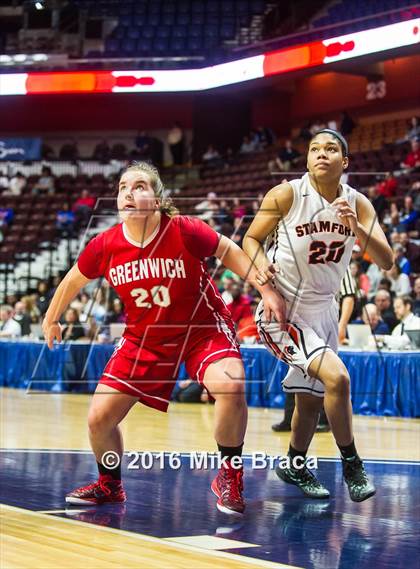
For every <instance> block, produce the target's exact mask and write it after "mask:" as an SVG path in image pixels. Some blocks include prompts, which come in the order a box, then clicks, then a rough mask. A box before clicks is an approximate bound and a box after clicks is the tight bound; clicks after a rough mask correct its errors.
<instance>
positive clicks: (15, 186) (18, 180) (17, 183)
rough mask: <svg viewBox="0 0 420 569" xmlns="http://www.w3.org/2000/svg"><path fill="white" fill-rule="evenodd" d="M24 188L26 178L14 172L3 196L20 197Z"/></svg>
mask: <svg viewBox="0 0 420 569" xmlns="http://www.w3.org/2000/svg"><path fill="white" fill-rule="evenodd" d="M25 186H26V178H25V176H24V175H23V174H22V173H21V172H16V174H15V175H14V176H13V178H10V181H9V187H8V188H7V190H6V191H5V192H3V195H8V196H20V195H21V193H22V191H23V189H24V188H25Z"/></svg>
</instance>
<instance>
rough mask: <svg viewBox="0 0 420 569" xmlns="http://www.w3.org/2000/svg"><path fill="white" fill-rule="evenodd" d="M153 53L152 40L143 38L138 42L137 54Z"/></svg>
mask: <svg viewBox="0 0 420 569" xmlns="http://www.w3.org/2000/svg"><path fill="white" fill-rule="evenodd" d="M152 51H153V41H152V40H151V39H150V38H146V37H142V38H140V39H139V40H138V42H137V53H142V54H145V53H149V52H152Z"/></svg>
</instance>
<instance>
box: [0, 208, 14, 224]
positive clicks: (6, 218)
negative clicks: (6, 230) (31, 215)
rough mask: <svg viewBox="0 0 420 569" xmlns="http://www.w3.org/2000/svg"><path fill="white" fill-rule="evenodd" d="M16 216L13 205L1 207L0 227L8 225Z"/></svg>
mask: <svg viewBox="0 0 420 569" xmlns="http://www.w3.org/2000/svg"><path fill="white" fill-rule="evenodd" d="M13 217H14V211H13V209H12V208H11V207H0V227H3V226H8V225H9V224H10V222H11V221H12V219H13Z"/></svg>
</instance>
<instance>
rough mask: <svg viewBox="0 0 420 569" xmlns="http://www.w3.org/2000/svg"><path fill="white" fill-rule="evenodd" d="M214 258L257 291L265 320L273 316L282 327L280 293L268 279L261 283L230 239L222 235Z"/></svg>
mask: <svg viewBox="0 0 420 569" xmlns="http://www.w3.org/2000/svg"><path fill="white" fill-rule="evenodd" d="M215 256H216V257H217V258H218V259H220V261H221V262H222V263H223V265H224V266H225V267H226V268H227V269H230V270H231V271H233V272H234V273H235V274H237V275H239V276H240V277H241V278H242V279H244V280H246V281H248V282H249V283H251V284H252V286H254V287H255V288H256V289H257V290H258V291H259V293H260V294H261V296H262V298H263V300H264V316H265V318H266V319H267V321H268V322H270V321H271V319H272V316H274V318H275V319H276V320H277V322H278V323H279V324H280V325H281V326H282V325H283V324H284V323H285V318H286V316H285V315H286V304H285V302H284V299H283V297H282V296H281V295H280V293H278V292H277V291H276V290H275V288H274V287H273V286H272V284H271V283H270V282H269V279H268V278H266V279H265V280H264V282H262V281H261V275H259V274H258V271H257V270H256V268H255V267H254V265H253V263H252V262H251V260H250V259H249V257H248V256H247V254H246V253H245V252H244V251H242V249H241V248H240V247H238V245H236V243H234V242H233V241H232V240H231V239H229V238H228V237H225V236H224V235H222V236H221V238H220V241H219V245H218V247H217V250H216V252H215Z"/></svg>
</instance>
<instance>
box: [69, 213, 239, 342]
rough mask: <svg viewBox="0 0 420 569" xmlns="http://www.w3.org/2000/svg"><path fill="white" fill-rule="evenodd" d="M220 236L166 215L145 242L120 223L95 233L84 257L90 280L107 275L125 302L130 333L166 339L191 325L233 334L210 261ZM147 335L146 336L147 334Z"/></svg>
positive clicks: (82, 265)
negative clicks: (208, 264)
mask: <svg viewBox="0 0 420 569" xmlns="http://www.w3.org/2000/svg"><path fill="white" fill-rule="evenodd" d="M218 243H219V235H218V234H217V233H216V232H215V231H214V230H213V229H211V228H210V227H209V226H208V225H207V224H205V223H204V222H203V221H201V220H199V219H195V218H190V217H186V216H176V217H173V218H169V217H168V216H166V215H164V214H162V218H161V223H160V226H159V228H158V229H157V230H156V231H155V233H154V234H153V235H151V236H150V237H149V239H147V240H146V241H144V242H143V243H138V242H136V241H133V240H132V239H131V238H130V237H129V236H128V234H127V231H126V227H125V225H124V223H120V224H118V225H116V226H114V227H112V228H111V229H108V230H107V231H104V232H103V233H100V234H99V235H97V236H96V237H94V238H93V239H92V240H91V241H90V243H89V244H88V245H87V247H86V248H85V249H84V251H83V252H82V253H81V255H80V257H79V259H78V267H79V270H80V271H81V273H83V275H85V276H86V277H87V278H89V279H95V278H98V277H101V276H104V277H105V278H106V279H107V281H108V282H109V283H110V284H111V285H112V287H113V288H114V289H115V291H116V292H117V294H118V296H119V297H120V298H121V300H122V302H123V303H124V306H125V310H126V314H127V327H126V330H125V333H124V336H126V337H128V338H130V339H132V340H134V341H136V340H137V341H138V340H139V339H145V341H146V342H147V341H148V340H149V339H150V340H152V341H155V342H156V341H159V342H162V341H164V340H165V338H170V337H173V336H179V335H186V334H187V330H188V327H191V326H193V327H196V326H200V325H204V326H203V331H204V330H207V331H208V329H209V328H210V329H213V328H215V329H216V330H219V331H223V332H225V333H227V335H228V336H229V335H230V334H231V332H230V330H229V327H228V326H227V324H230V323H231V316H230V312H229V310H228V309H227V308H226V305H225V303H224V302H223V300H222V298H221V296H220V294H219V292H218V290H217V288H216V285H215V283H214V282H213V280H212V278H211V277H210V275H209V274H208V272H207V269H206V264H205V261H204V259H205V258H206V257H209V256H211V255H213V254H214V253H215V251H216V249H217V246H218ZM145 334H146V338H145Z"/></svg>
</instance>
